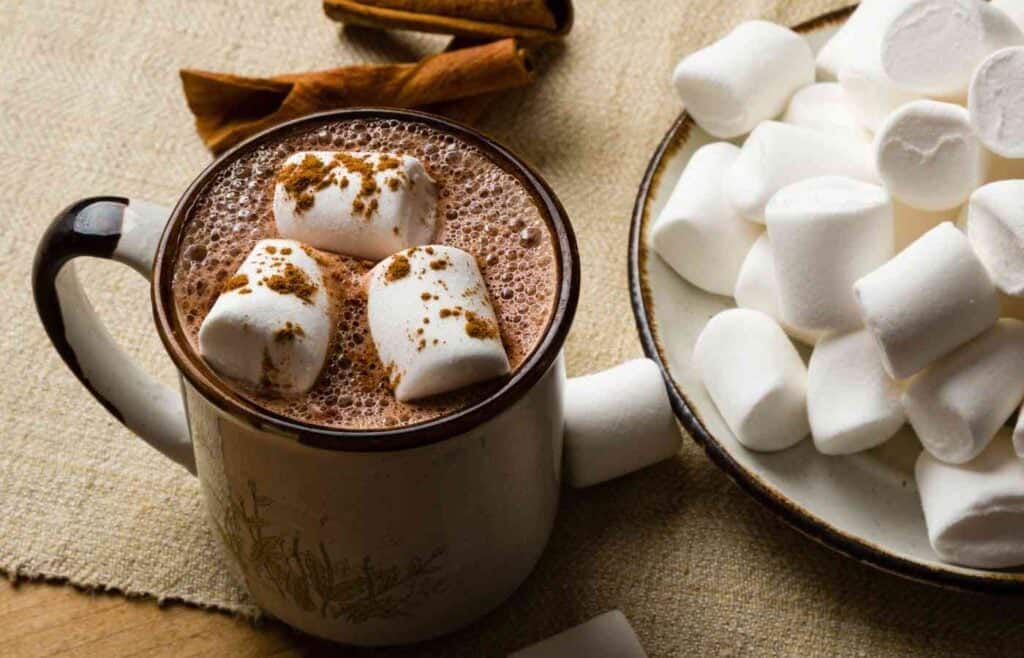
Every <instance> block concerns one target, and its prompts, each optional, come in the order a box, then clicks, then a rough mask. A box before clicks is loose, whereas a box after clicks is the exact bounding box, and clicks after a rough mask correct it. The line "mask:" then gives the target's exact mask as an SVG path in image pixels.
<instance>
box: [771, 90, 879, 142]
mask: <svg viewBox="0 0 1024 658" xmlns="http://www.w3.org/2000/svg"><path fill="white" fill-rule="evenodd" d="M782 120H783V122H785V123H791V124H793V125H794V126H803V127H804V128H814V129H815V130H821V131H823V132H827V133H829V134H835V135H846V136H847V137H852V138H853V139H856V140H858V141H862V142H870V141H871V140H872V137H871V133H869V132H868V131H867V130H865V129H864V127H863V126H862V125H861V122H860V120H858V119H857V116H856V115H855V114H854V113H853V108H852V106H851V104H850V101H849V100H848V99H847V98H846V92H845V91H843V88H842V86H841V85H840V84H839V83H837V82H819V83H817V84H813V85H807V86H806V87H804V88H803V89H801V90H800V91H798V92H796V93H795V94H793V98H791V99H790V100H789V107H787V108H786V113H785V114H784V115H782Z"/></svg>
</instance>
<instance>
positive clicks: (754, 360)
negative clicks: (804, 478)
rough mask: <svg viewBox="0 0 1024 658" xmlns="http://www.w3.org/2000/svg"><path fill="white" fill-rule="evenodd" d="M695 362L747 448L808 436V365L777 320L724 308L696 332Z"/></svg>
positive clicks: (778, 445)
mask: <svg viewBox="0 0 1024 658" xmlns="http://www.w3.org/2000/svg"><path fill="white" fill-rule="evenodd" d="M693 362H694V366H695V368H696V370H697V373H698V374H699V376H700V378H701V381H703V382H704V387H705V388H706V389H707V391H708V394H709V395H710V396H711V400H712V401H713V402H714V403H715V406H716V407H718V411H719V412H720V413H721V414H722V417H723V418H724V419H725V422H726V424H727V425H728V426H729V429H731V430H732V432H733V434H735V435H736V439H737V440H738V441H739V442H740V443H741V444H743V445H744V446H746V447H747V448H749V449H751V450H759V451H765V452H768V451H775V450H783V449H785V448H788V447H790V446H793V445H796V444H797V443H799V442H800V440H801V439H803V438H804V437H805V436H807V433H808V432H809V431H810V427H809V425H808V421H807V368H806V367H805V366H804V362H803V361H802V360H801V359H800V355H799V354H798V353H797V351H796V348H795V347H793V344H792V343H791V342H789V339H788V338H786V334H785V333H783V331H782V329H781V328H780V327H779V325H778V324H777V323H776V322H775V320H772V319H771V318H770V317H768V316H767V315H765V314H764V313H761V312H759V311H750V310H747V309H739V308H734V309H729V310H726V311H722V312H721V313H719V314H718V315H716V316H715V317H713V318H711V320H710V321H709V322H708V324H707V325H706V326H705V327H704V330H703V331H701V333H700V336H698V337H697V343H696V345H695V346H694V348H693Z"/></svg>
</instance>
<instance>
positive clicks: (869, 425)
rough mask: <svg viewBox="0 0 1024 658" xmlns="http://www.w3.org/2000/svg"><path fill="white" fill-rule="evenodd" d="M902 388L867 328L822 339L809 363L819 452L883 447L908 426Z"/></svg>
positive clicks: (809, 410) (810, 408)
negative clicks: (898, 431) (901, 398)
mask: <svg viewBox="0 0 1024 658" xmlns="http://www.w3.org/2000/svg"><path fill="white" fill-rule="evenodd" d="M900 394H901V390H900V386H899V384H897V383H896V382H895V381H893V379H892V377H890V376H889V374H888V373H887V372H885V368H883V367H882V361H881V359H880V358H879V356H878V347H877V346H876V345H875V342H874V339H873V338H872V337H871V334H869V333H868V332H867V331H864V330H861V331H854V332H851V333H848V334H830V335H828V336H826V337H825V338H822V339H821V340H820V341H819V342H818V344H817V345H816V346H815V347H814V352H813V353H811V360H810V363H808V365H807V415H808V418H809V420H810V423H811V436H812V438H813V439H814V446H815V447H816V448H817V449H818V452H821V453H822V454H826V455H848V454H852V453H855V452H860V451H862V450H868V449H870V448H874V447H875V446H878V445H881V444H882V443H885V442H886V441H888V440H889V438H890V437H891V436H892V435H893V434H895V433H896V431H897V430H899V428H900V427H902V426H903V423H904V422H906V414H905V413H904V412H903V406H902V404H901V402H900Z"/></svg>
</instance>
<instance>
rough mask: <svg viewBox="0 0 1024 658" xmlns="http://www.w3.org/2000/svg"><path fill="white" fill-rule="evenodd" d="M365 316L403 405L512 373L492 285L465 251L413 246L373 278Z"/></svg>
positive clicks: (376, 271) (388, 260) (372, 272)
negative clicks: (503, 341) (501, 332)
mask: <svg viewBox="0 0 1024 658" xmlns="http://www.w3.org/2000/svg"><path fill="white" fill-rule="evenodd" d="M366 315H367V319H368V321H369V325H370V333H371V334H372V336H373V343H374V345H376V346H377V354H378V355H379V356H380V360H381V363H383V364H384V368H385V371H386V372H387V373H388V378H389V380H390V383H391V387H392V389H393V390H394V392H395V397H396V398H397V399H398V400H400V401H401V402H408V401H410V400H416V399H419V398H424V397H427V396H430V395H437V394H439V393H446V392H448V391H453V390H455V389H457V388H461V387H463V386H468V385H470V384H475V383H477V382H481V381H484V380H487V379H492V378H494V377H500V376H501V375H505V374H508V372H509V362H508V356H507V355H506V354H505V347H504V345H503V344H502V342H501V335H500V333H499V327H498V320H497V317H496V316H495V314H494V309H493V307H492V306H491V300H490V297H489V295H488V292H487V284H486V282H485V281H484V278H483V275H481V274H480V269H479V267H478V266H477V263H476V259H474V258H473V256H472V255H471V254H468V253H466V252H465V251H462V250H461V249H456V248H454V247H446V246H441V245H432V246H427V247H413V248H412V249H407V250H405V251H402V252H399V253H397V254H394V255H393V256H391V257H389V258H386V259H385V260H383V261H381V262H380V263H378V264H377V265H376V267H374V268H373V269H372V270H370V273H369V286H368V292H367V304H366Z"/></svg>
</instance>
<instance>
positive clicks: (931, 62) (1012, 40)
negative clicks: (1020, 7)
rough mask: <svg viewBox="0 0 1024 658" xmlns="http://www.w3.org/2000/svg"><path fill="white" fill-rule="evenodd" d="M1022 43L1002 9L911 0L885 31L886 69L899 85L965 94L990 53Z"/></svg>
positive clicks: (960, 1) (971, 2)
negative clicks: (974, 74) (976, 70)
mask: <svg viewBox="0 0 1024 658" xmlns="http://www.w3.org/2000/svg"><path fill="white" fill-rule="evenodd" d="M1022 43H1024V33H1022V32H1021V30H1020V28H1019V27H1017V25H1016V24H1014V22H1013V20H1011V19H1010V17H1009V16H1007V15H1006V14H1005V13H1004V12H1002V11H1000V10H999V9H995V8H993V7H992V6H990V5H989V4H988V3H987V2H980V1H979V0H913V1H912V2H910V3H909V4H907V5H906V6H905V7H903V8H902V9H901V10H900V11H898V12H897V13H896V14H895V15H894V16H893V17H892V19H891V20H890V21H889V22H888V26H887V27H886V29H885V32H884V33H883V34H882V41H881V51H880V53H879V55H880V57H881V60H882V69H883V70H884V71H885V73H886V75H888V76H889V78H891V79H892V80H893V81H895V82H896V83H897V84H898V85H900V86H901V87H904V88H906V89H909V90H910V91H914V92H919V93H923V94H928V95H930V96H947V97H963V96H965V95H966V94H967V87H968V85H969V84H970V81H971V75H972V74H973V73H974V70H975V68H977V66H978V64H979V63H980V62H981V61H982V60H983V59H985V57H987V56H988V55H990V54H991V53H993V52H995V51H996V50H999V49H1000V48H1006V47H1008V46H1015V45H1020V44H1022Z"/></svg>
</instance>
